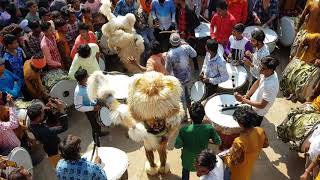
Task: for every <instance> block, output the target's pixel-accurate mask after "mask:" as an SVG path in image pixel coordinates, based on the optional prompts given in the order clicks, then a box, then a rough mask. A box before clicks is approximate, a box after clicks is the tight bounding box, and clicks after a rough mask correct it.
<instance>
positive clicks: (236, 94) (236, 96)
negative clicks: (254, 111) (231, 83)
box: [234, 92, 244, 103]
mask: <svg viewBox="0 0 320 180" xmlns="http://www.w3.org/2000/svg"><path fill="white" fill-rule="evenodd" d="M234 97H235V98H236V100H237V101H239V102H241V103H242V102H243V99H244V97H243V96H241V94H239V93H238V92H235V93H234Z"/></svg>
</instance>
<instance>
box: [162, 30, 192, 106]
mask: <svg viewBox="0 0 320 180" xmlns="http://www.w3.org/2000/svg"><path fill="white" fill-rule="evenodd" d="M169 40H170V44H171V45H172V48H171V49H170V50H169V51H168V53H167V61H166V64H165V67H166V70H167V72H168V73H169V74H171V75H173V76H175V77H176V78H178V79H179V81H180V83H181V84H182V86H183V91H184V94H183V95H182V102H183V106H184V110H185V111H186V110H187V107H188V106H189V105H190V104H191V101H190V97H189V91H188V83H189V82H190V81H191V78H192V75H191V66H190V64H189V58H194V57H196V56H197V52H196V51H195V50H194V49H193V48H192V47H191V46H190V45H189V44H187V43H186V42H184V41H183V42H182V40H181V38H180V35H179V34H178V33H173V34H171V35H170V39H169Z"/></svg>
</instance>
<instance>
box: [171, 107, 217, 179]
mask: <svg viewBox="0 0 320 180" xmlns="http://www.w3.org/2000/svg"><path fill="white" fill-rule="evenodd" d="M189 114H190V118H191V119H192V122H193V124H191V125H186V126H184V127H182V128H181V129H180V131H179V135H178V137H177V139H176V143H175V147H176V148H182V151H181V160H182V167H183V169H182V180H189V174H190V171H195V167H194V162H195V160H196V157H197V155H198V154H199V153H200V152H201V151H202V150H204V149H206V148H208V144H209V140H210V139H211V140H212V141H213V142H214V144H217V145H220V144H221V139H220V137H219V135H218V134H217V132H216V131H215V130H214V129H213V127H212V126H211V125H210V124H202V120H203V117H204V116H205V112H204V107H203V105H202V104H201V103H194V104H192V105H191V107H190V112H189Z"/></svg>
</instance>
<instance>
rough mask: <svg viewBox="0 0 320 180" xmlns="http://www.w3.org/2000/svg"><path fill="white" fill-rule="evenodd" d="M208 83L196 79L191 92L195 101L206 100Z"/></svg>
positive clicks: (191, 96)
mask: <svg viewBox="0 0 320 180" xmlns="http://www.w3.org/2000/svg"><path fill="white" fill-rule="evenodd" d="M206 95H207V92H206V85H205V84H204V83H203V82H202V81H196V82H195V83H194V84H193V85H192V87H191V92H190V98H191V100H192V101H194V102H199V101H202V100H204V98H205V97H206Z"/></svg>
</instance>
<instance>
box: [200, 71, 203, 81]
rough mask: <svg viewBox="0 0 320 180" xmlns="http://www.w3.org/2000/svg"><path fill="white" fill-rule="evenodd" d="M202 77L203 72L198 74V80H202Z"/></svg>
mask: <svg viewBox="0 0 320 180" xmlns="http://www.w3.org/2000/svg"><path fill="white" fill-rule="evenodd" d="M203 77H204V73H203V72H201V73H200V75H199V80H200V81H202V80H203Z"/></svg>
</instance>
